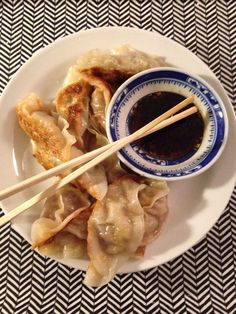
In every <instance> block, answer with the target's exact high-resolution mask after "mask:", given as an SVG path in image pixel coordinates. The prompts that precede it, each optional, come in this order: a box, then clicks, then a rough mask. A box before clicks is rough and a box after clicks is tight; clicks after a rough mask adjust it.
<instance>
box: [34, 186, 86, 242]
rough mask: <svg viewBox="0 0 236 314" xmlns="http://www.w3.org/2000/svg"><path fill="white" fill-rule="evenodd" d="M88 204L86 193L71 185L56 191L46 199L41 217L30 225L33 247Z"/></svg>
mask: <svg viewBox="0 0 236 314" xmlns="http://www.w3.org/2000/svg"><path fill="white" fill-rule="evenodd" d="M89 206H90V201H89V198H88V196H87V195H86V193H82V192H80V190H79V189H77V188H74V187H72V186H71V185H67V186H65V187H64V188H62V189H60V190H59V191H57V192H56V194H54V195H53V196H51V197H49V198H48V199H47V200H46V202H45V205H44V209H43V211H42V214H41V217H40V218H38V219H37V220H36V221H35V222H34V223H33V225H32V229H31V238H32V245H33V247H40V246H42V245H43V244H44V243H45V242H46V241H47V240H49V239H50V238H52V237H53V236H55V235H56V234H57V233H59V232H60V231H61V230H63V229H64V228H65V227H66V226H67V225H68V223H69V222H70V221H71V220H72V219H74V218H76V217H77V216H78V215H79V214H80V213H81V212H82V211H83V210H85V209H87V208H89Z"/></svg>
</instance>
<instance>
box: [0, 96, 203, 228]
mask: <svg viewBox="0 0 236 314" xmlns="http://www.w3.org/2000/svg"><path fill="white" fill-rule="evenodd" d="M191 102H193V97H192V96H191V97H188V98H186V99H185V100H184V101H182V102H180V103H179V104H178V105H176V106H174V107H173V108H171V109H170V110H168V111H166V112H165V113H163V114H162V115H160V116H159V117H157V118H156V119H154V120H153V121H151V122H150V123H148V124H147V125H145V126H144V127H142V128H140V129H139V130H137V131H136V132H134V133H132V134H130V135H129V136H127V137H125V138H122V139H120V140H118V141H116V142H113V143H110V144H108V145H106V146H103V147H101V148H98V149H96V150H94V151H92V152H89V153H87V154H84V155H82V156H80V157H77V158H75V159H73V160H70V161H68V162H66V163H64V164H62V165H59V166H57V167H55V168H53V169H50V170H48V171H45V172H44V173H41V174H39V175H36V176H34V177H32V178H29V179H27V180H25V181H23V182H21V183H19V184H16V185H14V186H13V187H9V188H7V189H5V190H3V191H1V192H0V199H3V198H5V197H8V196H10V195H13V194H14V193H17V192H19V191H21V190H23V189H25V188H27V187H29V186H32V185H33V184H36V183H39V182H41V181H43V180H46V179H48V178H50V177H52V176H55V175H58V174H60V173H61V172H62V171H65V170H68V169H71V168H74V167H76V166H79V165H81V164H82V163H86V162H87V163H86V164H84V165H83V166H81V167H80V168H78V169H76V170H75V171H74V172H72V173H70V174H69V175H67V176H66V177H64V178H62V179H59V180H58V181H57V182H55V183H53V184H52V185H51V186H50V187H49V188H47V189H46V190H44V191H42V192H40V193H38V194H36V195H35V196H33V197H32V198H31V199H29V200H27V201H26V202H24V203H23V204H21V205H19V206H17V207H16V208H15V209H13V210H11V211H10V212H9V213H7V214H6V215H4V216H3V217H1V218H0V226H1V225H3V224H5V223H6V222H8V221H10V220H11V219H13V218H14V217H16V216H17V215H19V214H20V213H22V212H23V211H25V210H26V209H28V208H30V207H32V206H33V205H35V204H37V203H38V202H40V201H41V200H43V199H44V198H47V197H50V196H52V195H53V194H54V193H55V192H56V191H57V190H58V189H60V188H62V187H63V186H65V185H66V184H68V183H70V182H71V181H73V180H74V179H76V178H77V177H79V176H80V175H82V174H83V173H84V172H86V171H88V170H89V169H90V168H92V167H94V166H96V165H97V164H99V163H100V162H102V161H103V160H104V159H106V158H108V157H109V156H110V155H112V154H113V153H115V152H117V151H118V150H120V149H121V148H122V147H124V146H125V145H127V144H129V143H131V142H133V141H135V140H137V139H139V138H141V137H144V136H146V135H148V134H150V133H153V132H155V131H157V130H160V129H161V128H164V127H166V126H168V125H170V124H172V123H175V122H177V121H179V120H181V119H183V118H185V117H187V116H189V115H191V114H193V113H195V112H197V110H198V109H197V107H195V106H193V107H191V108H190V109H188V110H186V111H183V112H181V113H179V114H177V115H175V116H173V115H174V114H175V113H176V112H178V111H180V110H181V109H183V108H185V107H186V106H187V105H189V104H190V103H191ZM170 117H171V118H170ZM89 160H90V161H89Z"/></svg>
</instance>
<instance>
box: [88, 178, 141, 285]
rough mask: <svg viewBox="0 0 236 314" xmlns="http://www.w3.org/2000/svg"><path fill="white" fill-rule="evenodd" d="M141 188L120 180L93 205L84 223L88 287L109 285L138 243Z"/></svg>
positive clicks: (139, 238)
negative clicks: (86, 231) (87, 260)
mask: <svg viewBox="0 0 236 314" xmlns="http://www.w3.org/2000/svg"><path fill="white" fill-rule="evenodd" d="M144 187H145V186H144V185H142V184H141V185H140V184H138V183H136V182H135V181H134V180H133V179H131V178H129V177H128V176H124V177H122V178H120V179H119V180H117V181H115V182H114V183H112V184H110V185H109V187H108V192H107V195H106V197H105V198H104V200H103V201H97V202H96V204H95V207H94V209H93V212H92V214H91V216H90V218H89V221H88V255H89V258H90V263H89V267H88V270H87V273H86V277H85V284H86V285H88V286H101V285H104V284H106V283H107V282H109V281H110V280H111V279H112V278H113V276H114V275H115V273H116V271H117V269H118V268H119V267H120V266H121V265H122V264H123V263H124V262H125V261H126V260H127V259H128V258H129V257H131V256H133V255H134V253H135V251H136V250H137V248H138V247H139V245H140V244H141V242H142V239H143V234H144V214H143V209H142V207H141V205H140V202H139V200H138V193H139V191H140V190H142V189H143V188H144Z"/></svg>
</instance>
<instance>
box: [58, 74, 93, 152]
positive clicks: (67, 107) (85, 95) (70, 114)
mask: <svg viewBox="0 0 236 314" xmlns="http://www.w3.org/2000/svg"><path fill="white" fill-rule="evenodd" d="M90 94H91V87H90V85H89V84H88V83H87V82H86V81H84V80H80V81H79V82H76V83H73V84H70V85H67V86H66V87H64V88H62V89H61V90H60V91H59V93H58V94H57V97H56V99H55V105H56V110H57V112H58V113H59V114H60V115H61V116H62V117H64V118H65V119H66V120H67V121H68V123H69V125H70V129H72V130H73V131H74V134H75V136H76V139H77V146H78V147H79V148H80V147H81V148H83V135H84V132H85V130H86V128H87V126H88V112H89V101H90Z"/></svg>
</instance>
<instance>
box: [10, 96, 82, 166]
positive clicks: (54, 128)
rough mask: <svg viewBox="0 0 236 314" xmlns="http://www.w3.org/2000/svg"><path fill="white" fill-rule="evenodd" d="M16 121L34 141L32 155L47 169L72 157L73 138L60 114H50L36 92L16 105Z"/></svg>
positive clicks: (74, 140)
mask: <svg viewBox="0 0 236 314" xmlns="http://www.w3.org/2000/svg"><path fill="white" fill-rule="evenodd" d="M16 113H17V117H18V121H19V124H20V126H21V128H22V129H23V130H24V131H25V133H26V134H27V135H28V136H29V137H30V138H31V139H32V141H33V155H34V156H35V157H36V158H37V160H38V161H39V163H40V164H41V165H42V166H43V167H44V168H46V169H49V168H52V167H54V166H56V165H58V164H60V163H61V162H65V161H67V160H69V159H70V158H71V149H72V146H73V144H74V143H75V142H76V139H75V137H74V136H73V135H71V134H70V133H69V132H68V127H69V124H68V123H67V121H66V120H65V119H63V118H62V117H58V118H56V117H53V116H52V115H50V113H49V111H48V110H46V108H45V106H44V104H43V102H42V100H41V99H40V98H39V97H38V96H37V95H36V94H33V93H32V94H30V95H29V96H28V97H26V98H25V99H23V100H21V101H20V102H19V103H18V104H17V106H16Z"/></svg>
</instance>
